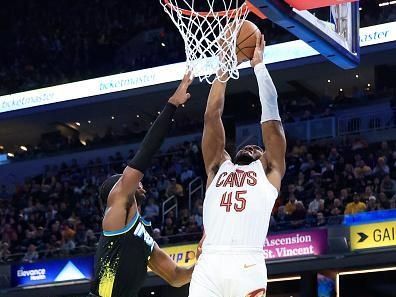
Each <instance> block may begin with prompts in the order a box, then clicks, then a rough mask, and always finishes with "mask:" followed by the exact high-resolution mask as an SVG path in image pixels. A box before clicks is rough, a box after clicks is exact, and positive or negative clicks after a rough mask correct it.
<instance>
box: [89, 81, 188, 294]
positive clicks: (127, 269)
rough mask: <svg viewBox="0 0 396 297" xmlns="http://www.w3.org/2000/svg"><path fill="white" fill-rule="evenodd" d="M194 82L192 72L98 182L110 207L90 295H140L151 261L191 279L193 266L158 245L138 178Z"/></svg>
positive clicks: (168, 275) (170, 275)
mask: <svg viewBox="0 0 396 297" xmlns="http://www.w3.org/2000/svg"><path fill="white" fill-rule="evenodd" d="M191 82H192V80H191V79H190V73H188V74H186V75H185V76H184V78H183V80H182V82H181V83H180V85H179V87H178V89H177V90H176V92H175V93H174V94H173V96H172V97H171V98H170V99H169V101H168V103H167V104H166V105H165V108H164V109H163V111H162V112H161V114H160V115H159V116H158V118H157V119H156V121H155V122H154V124H153V126H152V127H151V129H150V130H149V131H148V132H147V134H146V136H145V138H144V140H143V142H142V144H141V145H140V149H139V150H138V152H137V153H136V155H135V156H134V158H133V159H131V160H129V161H128V166H127V167H126V168H125V170H124V172H123V173H122V174H118V175H114V176H112V177H110V178H108V179H107V180H106V181H105V182H104V183H103V185H102V186H101V187H100V191H99V195H100V199H101V200H102V201H103V204H105V205H106V211H105V214H104V218H103V223H102V225H103V234H102V235H101V238H100V241H99V246H98V250H97V254H96V268H95V277H94V280H93V282H92V285H91V293H90V296H100V297H137V294H138V291H139V289H140V288H141V286H142V285H143V282H144V280H145V278H146V275H147V265H148V266H149V267H150V268H151V269H152V270H153V271H154V272H155V273H156V274H158V275H159V276H161V277H162V278H163V279H164V280H166V281H167V282H168V283H169V284H170V285H172V286H176V287H179V286H182V285H184V284H186V283H188V282H189V281H190V279H191V274H192V271H193V267H191V268H188V269H186V268H181V267H178V266H177V265H176V263H175V262H174V261H173V260H172V259H171V258H170V257H169V256H168V255H167V254H166V253H165V252H164V251H162V250H161V249H160V248H159V247H158V245H157V244H156V243H155V242H154V240H153V238H152V237H151V236H150V235H149V233H148V232H147V231H146V228H145V224H146V222H145V221H144V220H143V219H141V217H140V215H139V211H138V207H139V206H140V204H141V202H142V201H143V199H144V198H145V190H144V189H143V186H142V184H141V182H140V181H141V179H142V178H143V172H144V171H145V170H146V168H147V167H148V166H149V165H150V163H151V158H152V156H153V155H154V154H155V153H156V151H157V150H158V149H159V147H160V146H161V144H162V142H163V140H164V138H165V136H166V135H167V133H168V130H169V128H170V126H171V123H172V118H173V116H174V115H175V112H176V110H177V107H178V106H179V105H181V104H183V103H185V102H186V101H187V100H188V99H189V98H190V94H189V93H187V89H188V87H189V85H190V84H191Z"/></svg>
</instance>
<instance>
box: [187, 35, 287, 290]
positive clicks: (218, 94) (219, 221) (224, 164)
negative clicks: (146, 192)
mask: <svg viewBox="0 0 396 297" xmlns="http://www.w3.org/2000/svg"><path fill="white" fill-rule="evenodd" d="M264 46H265V41H264V36H261V35H260V33H259V34H258V35H257V41H256V48H255V52H254V56H253V59H252V60H251V65H252V67H254V72H255V74H256V77H257V82H258V87H259V94H260V101H261V106H262V116H261V129H262V135H263V140H264V146H265V151H264V150H262V149H261V148H260V147H258V146H255V145H248V146H245V147H244V148H242V149H241V150H240V151H239V152H238V153H237V154H236V156H235V159H234V162H232V161H231V158H230V156H229V155H228V154H227V152H225V150H224V147H225V141H226V139H225V132H224V127H223V123H222V120H221V116H222V113H223V107H224V98H225V89H226V83H221V82H219V81H218V80H217V81H215V82H214V83H213V85H212V88H211V90H210V94H209V98H208V102H207V107H206V113H205V126H204V131H203V139H202V151H203V158H204V161H205V168H206V173H207V176H208V180H207V190H206V197H205V201H204V211H203V223H204V228H205V235H206V238H205V240H204V242H203V246H202V255H201V257H200V258H199V260H198V263H197V265H196V267H195V270H194V273H193V276H192V280H191V284H190V294H189V297H203V296H205V297H262V296H265V294H266V288H267V270H266V266H265V261H264V253H263V246H264V242H265V238H266V235H267V231H268V226H269V221H270V216H271V211H272V208H273V205H274V202H275V200H276V198H277V196H278V192H279V189H280V186H281V180H282V177H283V175H284V172H285V150H286V139H285V136H284V132H283V128H282V123H281V120H280V117H279V111H278V104H277V92H276V89H275V86H274V84H273V82H272V79H271V77H270V75H269V73H268V71H267V69H266V67H265V65H264V63H263V51H264Z"/></svg>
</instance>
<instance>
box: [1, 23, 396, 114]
mask: <svg viewBox="0 0 396 297" xmlns="http://www.w3.org/2000/svg"><path fill="white" fill-rule="evenodd" d="M392 41H396V22H391V23H385V24H380V25H375V26H370V27H365V28H361V29H360V45H361V47H365V46H370V45H375V44H381V43H385V42H392ZM316 55H319V53H318V52H317V51H316V50H314V49H313V48H312V47H310V46H309V45H308V44H306V43H305V42H303V41H301V40H295V41H289V42H284V43H279V44H274V45H269V46H267V47H266V48H265V56H264V58H265V61H266V64H273V63H278V62H284V61H290V60H294V59H300V58H306V57H312V56H316ZM209 60H210V59H209ZM248 67H250V62H245V63H242V64H241V65H239V67H238V68H239V69H244V68H248ZM185 70H186V64H185V63H176V64H170V65H165V66H159V67H154V68H147V69H142V70H137V71H132V72H127V73H121V74H116V75H110V76H104V77H99V78H94V79H89V80H83V81H78V82H74V83H68V84H63V85H58V86H53V87H48V88H42V89H36V90H31V91H27V92H21V93H15V94H10V95H5V96H0V113H3V112H9V111H15V110H20V109H24V108H30V107H37V106H42V105H46V104H51V103H59V102H64V101H69V100H74V99H81V98H87V97H91V96H97V95H104V94H109V93H114V92H120V91H125V90H132V89H138V88H143V87H148V86H154V85H158V84H163V83H169V82H173V81H178V80H180V79H181V78H182V77H183V74H184V72H185Z"/></svg>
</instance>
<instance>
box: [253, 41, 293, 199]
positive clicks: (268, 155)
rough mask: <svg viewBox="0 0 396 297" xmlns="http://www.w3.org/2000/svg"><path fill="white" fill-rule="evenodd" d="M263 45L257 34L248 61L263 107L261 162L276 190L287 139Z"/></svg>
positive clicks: (280, 175) (281, 171)
mask: <svg viewBox="0 0 396 297" xmlns="http://www.w3.org/2000/svg"><path fill="white" fill-rule="evenodd" d="M264 47H265V40H264V36H263V35H260V36H257V41H256V49H255V52H254V57H253V59H252V61H251V64H252V66H253V67H254V72H255V74H256V77H257V84H258V88H259V95H260V102H261V108H262V114H261V132H262V135H263V142H264V147H265V153H264V155H263V157H262V159H261V161H262V163H263V166H264V168H265V170H266V173H267V177H268V180H269V181H270V182H271V184H272V185H273V186H274V187H275V188H276V189H277V190H278V191H279V190H280V186H281V181H282V178H283V176H284V174H285V170H286V164H285V154H286V138H285V133H284V131H283V126H282V122H281V118H280V116H279V110H278V93H277V91H276V88H275V86H274V83H273V82H272V79H271V76H270V75H269V73H268V70H267V68H266V67H265V64H264V63H263V54H264Z"/></svg>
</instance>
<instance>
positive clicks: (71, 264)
mask: <svg viewBox="0 0 396 297" xmlns="http://www.w3.org/2000/svg"><path fill="white" fill-rule="evenodd" d="M93 269H94V257H93V256H89V257H77V258H69V259H57V260H51V261H42V262H35V263H19V264H15V265H11V286H12V287H17V286H27V285H29V286H32V285H33V286H34V285H39V284H47V283H52V282H63V281H71V280H81V279H91V278H92V276H93Z"/></svg>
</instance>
